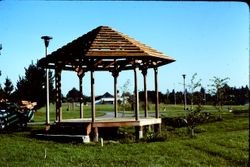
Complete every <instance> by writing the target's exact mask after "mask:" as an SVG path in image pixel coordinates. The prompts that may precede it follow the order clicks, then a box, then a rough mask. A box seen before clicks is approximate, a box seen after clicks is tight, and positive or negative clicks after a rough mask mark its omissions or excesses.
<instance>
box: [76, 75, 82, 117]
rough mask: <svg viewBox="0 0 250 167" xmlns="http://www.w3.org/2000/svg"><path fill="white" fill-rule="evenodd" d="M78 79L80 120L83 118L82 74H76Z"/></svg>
mask: <svg viewBox="0 0 250 167" xmlns="http://www.w3.org/2000/svg"><path fill="white" fill-rule="evenodd" d="M77 76H78V77H79V90H80V118H83V91H82V78H83V76H84V73H77Z"/></svg>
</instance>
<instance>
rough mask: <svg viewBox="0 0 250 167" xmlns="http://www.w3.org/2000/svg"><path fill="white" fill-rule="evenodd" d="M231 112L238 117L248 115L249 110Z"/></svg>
mask: <svg viewBox="0 0 250 167" xmlns="http://www.w3.org/2000/svg"><path fill="white" fill-rule="evenodd" d="M232 112H233V114H235V115H239V114H244V113H249V110H233V111H232Z"/></svg>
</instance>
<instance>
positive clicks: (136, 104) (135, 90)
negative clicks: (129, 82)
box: [134, 66, 139, 121]
mask: <svg viewBox="0 0 250 167" xmlns="http://www.w3.org/2000/svg"><path fill="white" fill-rule="evenodd" d="M137 71H138V67H137V66H136V67H135V68H134V88H135V89H134V94H135V120H136V121H137V120H139V94H138V88H137Z"/></svg>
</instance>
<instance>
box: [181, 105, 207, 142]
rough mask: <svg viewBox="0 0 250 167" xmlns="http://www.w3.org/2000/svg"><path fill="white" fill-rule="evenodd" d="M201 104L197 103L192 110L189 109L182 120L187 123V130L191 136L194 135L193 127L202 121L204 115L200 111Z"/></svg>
mask: <svg viewBox="0 0 250 167" xmlns="http://www.w3.org/2000/svg"><path fill="white" fill-rule="evenodd" d="M201 109H202V105H198V106H197V107H196V109H195V110H194V111H190V112H189V113H188V115H187V117H186V119H184V121H185V122H186V124H187V127H188V130H189V131H190V134H191V137H194V136H195V127H196V126H197V125H198V124H199V123H201V122H204V117H203V115H204V114H202V113H201Z"/></svg>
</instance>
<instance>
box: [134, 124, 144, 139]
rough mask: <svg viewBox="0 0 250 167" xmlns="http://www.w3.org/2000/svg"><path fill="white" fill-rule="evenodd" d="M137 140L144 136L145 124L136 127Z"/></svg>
mask: <svg viewBox="0 0 250 167" xmlns="http://www.w3.org/2000/svg"><path fill="white" fill-rule="evenodd" d="M135 135H136V140H139V139H141V138H143V126H136V127H135Z"/></svg>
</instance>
